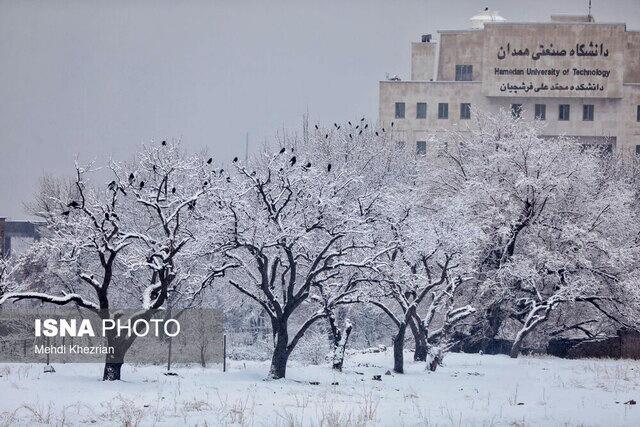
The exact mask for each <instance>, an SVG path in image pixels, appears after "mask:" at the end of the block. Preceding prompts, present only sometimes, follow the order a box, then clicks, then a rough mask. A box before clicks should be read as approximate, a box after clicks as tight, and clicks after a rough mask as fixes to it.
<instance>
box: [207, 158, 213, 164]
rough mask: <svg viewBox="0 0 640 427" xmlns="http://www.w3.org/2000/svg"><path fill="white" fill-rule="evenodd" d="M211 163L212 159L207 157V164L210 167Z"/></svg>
mask: <svg viewBox="0 0 640 427" xmlns="http://www.w3.org/2000/svg"><path fill="white" fill-rule="evenodd" d="M211 162H213V157H209V160H207V164H208V165H210V164H211Z"/></svg>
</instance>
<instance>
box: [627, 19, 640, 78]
mask: <svg viewBox="0 0 640 427" xmlns="http://www.w3.org/2000/svg"><path fill="white" fill-rule="evenodd" d="M626 36H627V46H626V51H625V54H624V61H625V63H624V82H625V83H640V31H629V32H627V33H626Z"/></svg>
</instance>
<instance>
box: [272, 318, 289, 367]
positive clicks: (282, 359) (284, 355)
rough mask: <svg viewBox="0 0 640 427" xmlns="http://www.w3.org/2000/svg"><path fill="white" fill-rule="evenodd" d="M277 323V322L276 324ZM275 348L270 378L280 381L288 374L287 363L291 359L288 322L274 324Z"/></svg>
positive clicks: (281, 321)
mask: <svg viewBox="0 0 640 427" xmlns="http://www.w3.org/2000/svg"><path fill="white" fill-rule="evenodd" d="M274 323H275V322H274ZM273 338H274V348H273V356H272V357H271V369H270V370H269V378H271V379H273V380H278V379H280V378H284V377H285V375H286V373H287V361H288V359H289V350H288V348H287V346H288V344H289V335H288V333H287V322H286V320H280V321H279V322H278V323H277V324H274V337H273Z"/></svg>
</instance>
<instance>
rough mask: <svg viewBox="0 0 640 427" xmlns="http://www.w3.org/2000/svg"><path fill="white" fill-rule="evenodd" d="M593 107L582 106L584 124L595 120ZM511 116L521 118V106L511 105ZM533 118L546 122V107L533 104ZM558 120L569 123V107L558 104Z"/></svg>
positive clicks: (588, 105) (589, 105) (591, 105)
mask: <svg viewBox="0 0 640 427" xmlns="http://www.w3.org/2000/svg"><path fill="white" fill-rule="evenodd" d="M595 111H596V110H595V106H594V105H593V104H585V105H583V106H582V120H583V121H585V122H592V121H593V119H594V118H595ZM511 114H512V115H513V117H521V116H522V104H511ZM533 117H534V118H535V119H536V120H547V105H546V104H535V106H534V111H533ZM558 120H560V121H569V120H571V105H569V104H560V105H558Z"/></svg>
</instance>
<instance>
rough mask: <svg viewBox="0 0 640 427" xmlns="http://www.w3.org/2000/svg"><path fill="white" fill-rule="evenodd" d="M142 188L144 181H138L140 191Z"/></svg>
mask: <svg viewBox="0 0 640 427" xmlns="http://www.w3.org/2000/svg"><path fill="white" fill-rule="evenodd" d="M143 188H144V181H140V189H141V190H142V189H143Z"/></svg>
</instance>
